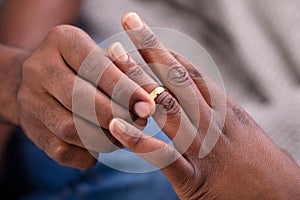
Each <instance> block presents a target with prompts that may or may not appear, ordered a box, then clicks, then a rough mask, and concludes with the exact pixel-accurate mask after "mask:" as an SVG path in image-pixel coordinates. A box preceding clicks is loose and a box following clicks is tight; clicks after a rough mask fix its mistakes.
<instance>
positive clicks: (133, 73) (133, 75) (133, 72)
mask: <svg viewBox="0 0 300 200" xmlns="http://www.w3.org/2000/svg"><path fill="white" fill-rule="evenodd" d="M126 75H127V76H128V77H129V78H130V79H132V80H135V79H137V78H139V77H141V76H142V75H143V70H142V69H141V68H140V67H133V68H132V69H130V70H129V71H128V72H127V73H126Z"/></svg>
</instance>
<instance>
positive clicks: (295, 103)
mask: <svg viewBox="0 0 300 200" xmlns="http://www.w3.org/2000/svg"><path fill="white" fill-rule="evenodd" d="M299 8H300V1H298V0H286V1H280V0H264V1H261V0H230V1H225V0H209V1H199V0H188V1H186V0H165V1H159V0H122V1H118V0H110V1H104V0H85V1H84V3H83V7H82V9H81V18H80V19H81V23H82V24H85V27H86V29H88V30H89V32H90V33H91V34H93V36H94V37H96V38H97V39H99V41H101V40H105V39H107V38H109V37H111V36H113V35H115V34H117V33H119V32H121V31H122V28H121V22H120V20H121V18H122V16H123V15H124V14H125V13H126V12H129V11H134V12H137V13H139V14H140V15H141V17H143V18H144V20H145V21H146V22H147V23H148V24H149V25H150V26H154V27H162V28H170V29H174V30H176V31H180V32H182V33H184V34H186V35H188V36H190V37H191V38H193V39H194V40H196V41H197V42H199V44H201V45H202V46H203V47H204V48H205V49H206V50H207V51H208V53H209V54H210V56H211V57H212V58H213V60H214V61H215V63H216V65H217V66H218V68H219V70H220V72H221V75H222V77H223V81H224V84H225V89H226V92H227V94H228V95H230V96H231V97H232V98H233V99H234V100H235V101H236V102H237V103H239V104H240V105H241V106H242V107H243V108H244V109H245V110H247V111H248V112H249V114H250V115H251V116H252V117H253V118H254V119H255V120H256V121H257V123H258V124H259V125H260V126H261V127H262V128H263V129H264V130H265V131H266V133H267V134H268V135H269V136H270V137H271V138H272V139H273V140H274V141H275V143H277V144H278V145H279V146H280V147H282V148H283V149H285V150H287V151H288V152H289V153H290V154H291V155H292V156H293V157H294V158H295V159H296V161H297V162H298V164H299V165H300V122H299V116H300V56H299V55H300V23H299V21H300V12H299Z"/></svg>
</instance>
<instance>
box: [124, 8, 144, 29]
mask: <svg viewBox="0 0 300 200" xmlns="http://www.w3.org/2000/svg"><path fill="white" fill-rule="evenodd" d="M124 22H125V24H126V26H128V28H129V29H131V30H136V29H141V28H143V27H144V23H143V21H142V20H141V18H140V17H139V16H138V14H136V13H134V12H132V13H128V14H127V15H126V17H125V19H124Z"/></svg>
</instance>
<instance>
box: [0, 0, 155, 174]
mask: <svg viewBox="0 0 300 200" xmlns="http://www.w3.org/2000/svg"><path fill="white" fill-rule="evenodd" d="M23 3H24V4H23ZM79 5H80V1H73V0H72V1H56V0H55V1H49V2H47V3H45V2H42V1H36V0H31V1H30V0H26V1H24V2H22V3H20V2H18V1H14V0H12V1H7V2H5V4H4V11H3V15H2V20H1V36H0V40H1V41H2V43H5V45H3V46H1V49H0V50H1V55H5V56H3V57H2V56H1V59H2V60H1V70H2V71H1V75H2V76H1V97H2V98H1V101H2V102H1V103H3V104H1V105H6V106H5V107H2V109H1V110H0V121H1V122H2V123H7V124H11V125H14V126H21V128H22V129H23V130H24V132H25V134H26V135H27V136H28V138H29V139H31V140H32V141H33V142H34V143H35V144H36V145H37V146H38V147H39V148H41V149H42V150H43V151H44V152H45V153H46V154H47V155H48V156H49V157H51V158H52V159H54V160H55V161H57V162H58V163H59V164H61V165H65V166H70V167H74V168H78V169H88V168H90V167H92V166H94V164H95V163H96V162H97V156H98V152H109V151H112V150H114V149H115V148H116V146H115V145H119V146H120V144H119V142H118V141H117V140H116V139H115V138H113V137H112V136H111V134H110V133H109V131H108V130H107V129H108V124H109V122H110V121H111V119H112V118H113V111H112V108H114V115H116V116H119V117H122V118H124V119H127V121H129V122H131V123H133V121H134V122H135V123H136V124H137V125H139V126H144V125H145V124H146V120H145V119H143V118H145V117H148V116H149V115H150V114H152V113H153V112H154V108H155V103H154V101H153V99H151V97H150V96H149V95H148V93H146V92H145V91H144V90H143V89H142V88H141V87H139V86H138V85H137V84H136V83H135V82H133V81H132V80H130V79H128V78H127V77H126V76H125V75H124V74H123V73H122V72H121V71H120V70H119V69H118V68H117V67H116V66H114V64H112V63H111V61H110V60H109V58H108V57H107V56H106V53H105V52H104V51H103V50H102V49H99V48H98V47H97V45H96V43H95V42H94V41H93V40H92V39H91V38H90V37H89V36H88V34H87V33H85V32H84V31H82V30H81V29H79V28H76V27H74V26H71V25H66V24H65V23H73V22H74V21H75V18H76V16H77V11H78V8H79ZM66 7H68V8H69V9H65V8H66ZM53 13H55V14H56V15H55V17H52V18H48V16H52V14H53ZM8 19H10V20H8ZM60 24H61V25H60ZM8 45H13V46H14V47H9V46H8ZM2 52H3V53H2ZM89 55H92V57H89V59H90V60H88V61H89V62H86V63H85V65H84V66H83V68H81V69H83V70H82V71H81V72H80V73H79V72H78V70H79V69H80V67H81V65H82V64H83V62H84V61H86V58H87V56H89ZM99 71H103V76H100V75H99V76H98V74H97V73H98V72H99ZM77 73H78V78H77V76H76V75H77ZM95 75H96V76H95ZM121 79H122V81H123V82H122V83H123V84H124V85H126V86H127V87H126V88H127V89H128V90H125V91H123V92H122V95H123V97H124V98H121V96H115V97H114V99H113V102H112V101H111V96H112V95H113V92H114V88H115V85H116V83H117V82H118V81H120V80H121ZM75 80H77V81H78V83H79V86H80V87H79V89H78V90H76V92H75V93H73V89H74V83H75ZM96 80H97V81H98V80H99V82H97V83H95V81H96ZM7 88H9V90H8V89H7ZM129 90H130V92H132V91H133V93H131V94H130V95H129V94H128V98H127V99H129V102H124V101H123V99H125V97H126V95H127V93H126V92H129ZM94 92H96V94H95V98H94V99H93V100H94V101H95V105H92V106H95V109H96V111H95V114H96V119H93V118H91V113H90V112H89V109H87V108H89V107H88V106H87V104H86V101H83V100H86V96H92V95H94ZM73 95H74V96H73ZM74 98H75V99H79V100H78V101H77V103H78V104H77V109H76V112H75V111H74V108H73V102H74ZM135 108H142V110H144V111H146V112H143V113H141V112H138V113H136V112H135ZM147 108H148V109H147ZM128 110H130V111H128ZM139 111H140V110H139ZM75 120H76V122H77V126H79V127H80V130H81V132H82V134H81V136H82V137H81V138H80V137H79V133H78V130H77V129H76V127H75ZM12 130H13V126H12V127H11V128H8V129H6V130H5V133H3V134H2V135H3V136H4V134H6V133H8V132H10V131H12ZM3 131H4V129H3ZM3 138H6V139H8V137H3ZM4 147H5V142H3V146H2V147H1V148H2V149H4Z"/></svg>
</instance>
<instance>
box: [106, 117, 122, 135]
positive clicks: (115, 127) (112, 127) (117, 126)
mask: <svg viewBox="0 0 300 200" xmlns="http://www.w3.org/2000/svg"><path fill="white" fill-rule="evenodd" d="M108 127H109V131H110V132H111V133H112V134H114V135H118V134H119V135H121V134H123V133H126V130H127V128H126V124H125V123H124V122H123V120H121V119H118V118H114V119H112V120H111V122H110V123H109V126H108Z"/></svg>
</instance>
